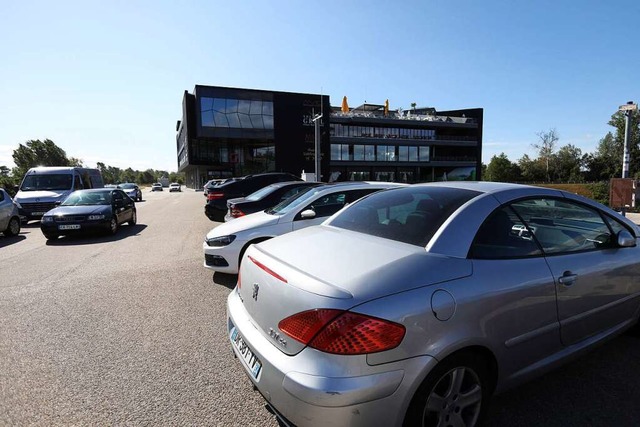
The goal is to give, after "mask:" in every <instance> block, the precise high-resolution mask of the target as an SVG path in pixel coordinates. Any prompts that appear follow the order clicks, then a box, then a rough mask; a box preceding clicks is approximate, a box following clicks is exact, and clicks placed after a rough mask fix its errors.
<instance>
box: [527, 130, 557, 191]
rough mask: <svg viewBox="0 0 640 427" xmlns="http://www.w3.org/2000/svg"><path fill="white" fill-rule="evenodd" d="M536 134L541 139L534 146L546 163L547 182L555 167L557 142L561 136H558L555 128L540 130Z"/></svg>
mask: <svg viewBox="0 0 640 427" xmlns="http://www.w3.org/2000/svg"><path fill="white" fill-rule="evenodd" d="M536 135H538V138H539V139H540V141H539V142H538V143H537V144H533V148H535V149H536V150H538V157H539V158H540V159H541V160H542V162H543V163H544V165H545V170H546V178H547V182H549V181H551V177H552V175H553V169H554V167H555V164H554V162H553V160H554V153H555V150H556V144H557V143H558V140H559V139H560V138H559V137H558V133H557V132H556V130H555V129H551V130H549V131H547V132H544V131H543V132H538V133H537V134H536Z"/></svg>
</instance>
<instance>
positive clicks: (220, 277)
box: [213, 271, 238, 289]
mask: <svg viewBox="0 0 640 427" xmlns="http://www.w3.org/2000/svg"><path fill="white" fill-rule="evenodd" d="M237 282H238V275H237V274H226V273H220V272H218V271H216V272H215V273H213V283H215V284H217V285H222V286H224V287H227V288H229V289H233V288H235V287H236V283H237Z"/></svg>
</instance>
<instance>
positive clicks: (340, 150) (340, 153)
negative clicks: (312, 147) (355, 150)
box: [331, 144, 350, 160]
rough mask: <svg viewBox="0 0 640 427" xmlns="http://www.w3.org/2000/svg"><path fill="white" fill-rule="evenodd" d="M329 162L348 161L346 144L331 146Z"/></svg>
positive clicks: (347, 146)
mask: <svg viewBox="0 0 640 427" xmlns="http://www.w3.org/2000/svg"><path fill="white" fill-rule="evenodd" d="M331 160H350V159H349V145H348V144H331Z"/></svg>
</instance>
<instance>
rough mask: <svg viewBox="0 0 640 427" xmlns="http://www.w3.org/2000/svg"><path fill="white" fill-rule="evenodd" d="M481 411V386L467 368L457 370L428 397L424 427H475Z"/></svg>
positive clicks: (434, 388)
mask: <svg viewBox="0 0 640 427" xmlns="http://www.w3.org/2000/svg"><path fill="white" fill-rule="evenodd" d="M481 409H482V385H481V382H480V378H479V377H478V375H477V374H476V373H475V372H474V371H473V370H472V369H471V368H468V367H464V366H461V367H456V368H454V369H452V370H450V371H449V372H447V373H446V374H444V375H443V376H442V377H441V378H440V379H439V380H438V382H437V383H436V385H435V387H433V389H432V390H431V393H430V394H429V396H428V398H427V401H426V404H425V407H424V411H423V418H422V419H423V422H422V425H423V426H443V427H444V426H447V427H448V426H451V427H458V426H464V427H467V426H474V425H475V424H476V422H477V421H478V418H479V416H480V411H481Z"/></svg>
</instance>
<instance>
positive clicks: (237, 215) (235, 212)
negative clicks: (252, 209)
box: [231, 205, 245, 218]
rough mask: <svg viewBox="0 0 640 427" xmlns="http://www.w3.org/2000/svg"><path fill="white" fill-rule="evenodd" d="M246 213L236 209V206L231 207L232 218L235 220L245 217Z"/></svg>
mask: <svg viewBox="0 0 640 427" xmlns="http://www.w3.org/2000/svg"><path fill="white" fill-rule="evenodd" d="M244 215H245V213H244V212H242V211H241V210H240V209H238V208H236V207H235V206H233V205H232V206H231V216H232V217H234V218H240V217H241V216H244Z"/></svg>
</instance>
